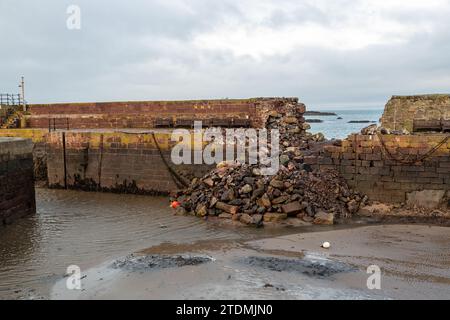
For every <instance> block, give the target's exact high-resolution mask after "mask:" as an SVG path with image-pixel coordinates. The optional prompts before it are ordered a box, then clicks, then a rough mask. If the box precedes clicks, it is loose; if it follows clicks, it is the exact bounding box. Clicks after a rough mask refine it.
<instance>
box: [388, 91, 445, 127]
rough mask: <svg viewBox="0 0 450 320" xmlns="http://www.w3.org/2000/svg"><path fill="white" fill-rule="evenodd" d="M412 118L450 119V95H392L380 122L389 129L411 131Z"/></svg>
mask: <svg viewBox="0 0 450 320" xmlns="http://www.w3.org/2000/svg"><path fill="white" fill-rule="evenodd" d="M414 120H450V95H448V94H441V95H439V94H436V95H422V96H393V97H392V98H391V99H390V100H389V102H388V103H387V104H386V107H385V110H384V114H383V117H382V118H381V123H382V126H383V127H385V128H386V129H389V130H403V129H405V130H407V131H409V132H412V131H413V124H414Z"/></svg>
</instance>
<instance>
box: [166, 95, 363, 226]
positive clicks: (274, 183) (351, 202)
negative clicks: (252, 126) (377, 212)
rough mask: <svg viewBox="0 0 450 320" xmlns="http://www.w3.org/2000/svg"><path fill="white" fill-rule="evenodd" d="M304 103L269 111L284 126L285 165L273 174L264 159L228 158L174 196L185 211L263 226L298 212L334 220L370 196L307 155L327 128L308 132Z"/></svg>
mask: <svg viewBox="0 0 450 320" xmlns="http://www.w3.org/2000/svg"><path fill="white" fill-rule="evenodd" d="M301 110H304V108H299V105H295V104H288V105H285V106H283V108H282V109H280V110H271V111H268V112H267V118H266V122H265V123H266V128H267V129H269V130H270V129H278V130H279V132H280V169H279V170H278V172H277V173H276V174H275V175H273V176H265V175H262V174H261V169H262V168H263V166H262V165H248V164H241V163H236V162H233V163H228V162H223V163H221V164H219V165H218V166H217V168H216V169H214V170H212V171H211V172H209V173H208V174H207V175H205V176H204V177H203V178H201V179H193V181H192V183H191V185H190V186H189V188H187V189H186V190H184V191H182V192H179V193H178V194H176V195H175V197H174V198H173V199H172V200H174V201H177V202H178V203H179V205H180V206H179V207H178V209H177V211H178V213H179V214H188V213H191V214H195V215H197V216H200V217H206V216H218V217H220V218H223V219H233V220H239V221H241V222H243V223H245V224H249V225H255V226H260V225H262V224H263V223H264V222H278V221H282V220H284V219H287V218H288V217H295V218H299V219H302V220H303V221H306V222H313V223H315V224H333V223H334V218H335V217H348V216H350V215H352V214H353V213H356V212H357V211H358V210H359V208H360V206H361V205H362V204H363V203H365V202H367V198H366V197H364V196H363V195H360V194H358V193H355V192H353V191H352V190H351V189H350V188H349V187H348V185H347V184H346V182H345V180H344V179H343V178H342V177H340V175H339V174H338V173H337V172H336V171H332V170H329V171H319V170H313V168H312V167H311V166H309V165H307V164H305V163H304V157H305V156H310V155H311V154H314V153H315V152H318V151H319V150H320V149H321V146H322V145H323V144H324V143H332V142H325V139H324V137H323V135H322V134H316V135H312V134H310V133H308V132H306V131H307V130H308V129H309V128H310V127H309V124H307V123H306V122H305V120H304V118H303V112H301Z"/></svg>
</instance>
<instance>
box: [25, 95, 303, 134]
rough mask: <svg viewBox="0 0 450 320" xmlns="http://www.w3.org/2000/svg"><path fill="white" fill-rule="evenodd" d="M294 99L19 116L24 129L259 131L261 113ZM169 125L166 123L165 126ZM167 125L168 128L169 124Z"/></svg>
mask: <svg viewBox="0 0 450 320" xmlns="http://www.w3.org/2000/svg"><path fill="white" fill-rule="evenodd" d="M287 102H292V103H297V102H298V99H297V98H252V99H222V100H192V101H132V102H94V103H57V104H32V105H29V107H28V111H27V114H25V115H24V116H23V121H22V123H23V126H24V127H26V128H53V129H64V130H71V129H127V128H128V129H130V128H134V129H135V128H146V129H150V128H156V127H158V126H159V125H161V123H164V122H166V123H169V124H168V125H167V124H166V125H167V126H168V127H170V126H171V124H172V126H176V125H180V126H189V125H190V124H191V123H192V122H193V121H194V120H203V121H205V122H207V121H209V122H210V123H211V124H212V125H213V124H214V123H216V124H218V125H224V124H226V123H229V124H230V125H231V124H233V121H239V120H240V121H241V123H243V122H242V121H244V122H245V120H247V121H248V126H250V127H255V128H258V127H261V126H262V125H263V123H264V116H265V113H264V111H265V110H267V109H271V108H272V109H277V108H278V107H280V106H283V105H284V104H285V103H287ZM303 107H304V106H303ZM167 121H169V122H167ZM170 123H171V124H170Z"/></svg>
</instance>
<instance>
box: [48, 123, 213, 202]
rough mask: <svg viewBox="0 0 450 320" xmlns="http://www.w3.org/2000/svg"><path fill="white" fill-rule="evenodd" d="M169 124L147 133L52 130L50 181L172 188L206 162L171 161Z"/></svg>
mask: <svg viewBox="0 0 450 320" xmlns="http://www.w3.org/2000/svg"><path fill="white" fill-rule="evenodd" d="M174 145H175V142H172V141H171V132H170V131H169V130H167V131H164V130H161V131H158V132H146V133H126V132H53V133H49V134H48V136H47V166H48V180H49V186H50V187H54V188H69V189H79V190H85V191H105V192H116V193H132V194H169V193H170V192H173V191H176V190H178V189H180V188H182V187H184V186H183V183H189V182H190V180H191V179H192V178H193V177H201V176H203V175H204V174H205V173H206V172H207V171H209V170H210V169H211V167H210V166H207V165H193V164H192V165H188V164H187V165H179V166H175V165H174V164H173V163H172V161H171V148H172V147H173V146H174Z"/></svg>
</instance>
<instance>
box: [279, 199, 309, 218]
mask: <svg viewBox="0 0 450 320" xmlns="http://www.w3.org/2000/svg"><path fill="white" fill-rule="evenodd" d="M281 209H282V210H283V212H284V213H285V214H287V215H288V216H296V215H297V214H299V213H301V212H302V211H303V209H304V207H303V206H302V205H301V203H300V202H298V201H294V202H291V203H288V204H285V205H284V206H282V207H281Z"/></svg>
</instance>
